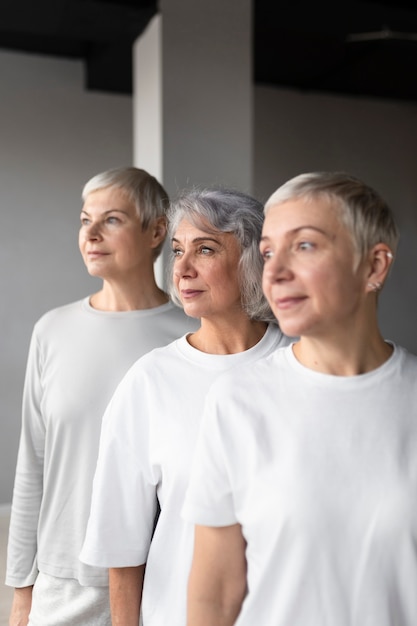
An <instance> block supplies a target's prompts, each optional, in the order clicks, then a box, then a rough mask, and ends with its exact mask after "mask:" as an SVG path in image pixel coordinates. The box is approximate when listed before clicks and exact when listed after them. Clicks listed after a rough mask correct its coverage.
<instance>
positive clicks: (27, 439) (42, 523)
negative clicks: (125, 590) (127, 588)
mask: <svg viewBox="0 0 417 626" xmlns="http://www.w3.org/2000/svg"><path fill="white" fill-rule="evenodd" d="M198 326H199V323H198V321H197V320H193V319H191V318H189V317H187V316H186V315H185V314H184V312H183V311H182V309H179V308H178V307H176V306H174V305H173V304H172V303H168V304H164V305H162V306H159V307H156V308H152V309H146V310H141V311H126V312H108V311H99V310H96V309H93V308H92V307H91V306H90V304H89V299H88V298H85V299H83V300H80V301H78V302H74V303H72V304H69V305H67V306H63V307H59V308H57V309H54V310H53V311H49V312H48V313H46V314H45V315H44V316H43V317H42V318H41V319H40V320H39V321H38V322H37V324H36V325H35V328H34V331H33V335H32V341H31V345H30V350H29V357H28V364H27V371H26V379H25V388H24V395H23V419H22V432H21V439H20V447H19V455H18V461H17V469H16V478H15V487H14V495H13V505H12V516H11V523H10V533H9V545H8V563H7V578H6V584H8V585H10V586H13V587H24V586H28V585H32V584H33V583H34V581H35V579H36V576H37V573H38V569H39V571H42V572H43V573H45V574H49V575H50V576H55V577H58V578H74V579H77V580H78V581H79V582H80V583H81V584H83V585H107V584H108V576H107V572H106V571H104V570H103V569H101V568H92V567H88V566H86V565H84V564H81V563H80V561H79V559H78V556H79V553H80V550H81V546H82V542H83V540H84V536H85V529H86V526H87V520H88V514H89V511H90V503H91V490H92V482H93V477H94V471H95V467H96V461H97V454H98V443H99V438H100V428H101V421H102V416H103V413H104V411H105V408H106V406H107V404H108V402H109V400H110V398H111V396H112V393H113V391H114V389H115V388H116V385H117V384H118V383H119V381H120V380H121V378H122V376H123V375H124V374H125V373H126V371H127V370H128V369H129V367H130V366H131V365H132V364H133V363H134V362H135V361H136V360H137V359H138V358H139V356H141V355H142V354H145V353H146V352H149V350H151V349H153V348H155V347H157V346H162V345H165V344H167V343H169V342H170V341H172V340H173V339H174V338H176V337H179V336H181V335H183V334H184V333H186V332H187V331H190V330H193V329H195V328H197V327H198Z"/></svg>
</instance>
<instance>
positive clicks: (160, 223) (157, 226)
mask: <svg viewBox="0 0 417 626" xmlns="http://www.w3.org/2000/svg"><path fill="white" fill-rule="evenodd" d="M151 228H152V248H157V247H158V246H159V245H160V244H161V243H162V242H163V241H164V239H165V237H166V235H167V221H166V218H165V217H158V218H157V219H156V220H154V222H153V224H152V227H151Z"/></svg>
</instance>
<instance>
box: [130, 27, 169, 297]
mask: <svg viewBox="0 0 417 626" xmlns="http://www.w3.org/2000/svg"><path fill="white" fill-rule="evenodd" d="M133 68H134V71H133V164H134V165H135V166H136V167H141V168H142V169H144V170H146V171H147V172H149V173H150V174H152V175H153V176H155V178H157V179H158V180H159V181H160V182H161V183H162V184H163V171H162V162H163V159H162V156H163V155H162V18H161V15H156V16H155V17H154V18H153V19H152V21H151V22H150V24H149V25H148V28H147V29H146V31H145V32H144V33H143V34H142V36H141V37H139V38H138V39H137V40H136V42H135V44H134V47H133ZM155 276H156V281H157V283H158V285H159V286H160V287H163V286H164V254H161V256H160V257H159V259H158V260H157V261H156V263H155Z"/></svg>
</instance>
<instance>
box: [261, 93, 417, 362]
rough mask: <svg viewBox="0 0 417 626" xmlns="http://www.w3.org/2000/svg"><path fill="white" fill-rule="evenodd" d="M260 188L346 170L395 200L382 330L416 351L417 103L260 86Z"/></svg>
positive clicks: (268, 189) (267, 190)
mask: <svg viewBox="0 0 417 626" xmlns="http://www.w3.org/2000/svg"><path fill="white" fill-rule="evenodd" d="M254 136H255V150H254V180H255V189H254V191H255V195H257V197H259V198H260V199H261V200H266V198H267V197H268V196H269V195H270V194H271V193H272V192H273V191H274V190H275V189H276V188H277V187H278V186H279V185H280V184H282V183H283V182H285V181H286V180H287V179H288V178H291V177H292V176H295V175H297V174H300V173H302V172H308V171H312V170H344V171H347V172H350V173H351V174H354V175H355V176H358V177H360V178H362V179H364V180H365V181H366V182H367V183H368V184H370V185H372V186H373V187H375V189H377V190H378V191H379V192H380V193H381V195H382V196H383V197H384V198H385V199H386V200H387V201H388V202H389V203H390V205H391V207H392V209H393V211H394V213H395V215H396V220H397V222H398V225H399V227H400V230H401V241H400V246H399V250H398V255H397V258H396V260H395V263H394V268H393V271H392V274H391V276H390V277H389V280H388V282H387V284H386V287H385V288H384V291H383V292H382V294H381V300H380V323H381V328H382V330H383V333H384V336H385V337H387V338H389V339H392V340H394V341H396V342H398V343H400V344H402V345H404V346H405V347H407V348H408V349H409V350H411V351H413V352H415V353H417V329H416V320H417V278H416V274H417V158H416V157H417V104H406V103H400V102H391V101H381V100H371V99H364V98H347V97H336V96H329V95H319V94H311V93H301V92H296V91H290V90H284V89H273V88H267V87H258V88H256V89H255V135H254Z"/></svg>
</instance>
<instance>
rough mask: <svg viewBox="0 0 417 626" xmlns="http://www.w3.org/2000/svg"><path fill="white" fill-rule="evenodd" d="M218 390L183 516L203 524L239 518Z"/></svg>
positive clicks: (208, 409)
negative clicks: (235, 505)
mask: <svg viewBox="0 0 417 626" xmlns="http://www.w3.org/2000/svg"><path fill="white" fill-rule="evenodd" d="M225 419H227V418H226V416H223V415H222V411H221V407H220V405H219V401H218V391H217V388H216V387H213V388H212V390H211V391H210V392H209V394H208V396H207V399H206V403H205V408H204V414H203V419H202V424H201V429H200V433H199V438H198V442H197V446H196V450H195V454H194V459H193V464H192V470H191V476H190V482H189V485H188V489H187V493H186V497H185V501H184V505H183V509H182V516H183V518H184V519H186V520H187V521H189V522H192V523H194V524H199V525H202V526H229V525H232V524H235V523H236V522H237V520H236V515H235V511H234V506H233V494H232V488H231V481H230V477H229V472H228V457H227V450H228V441H227V439H228V435H227V429H225V428H222V425H223V426H224V420H225Z"/></svg>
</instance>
